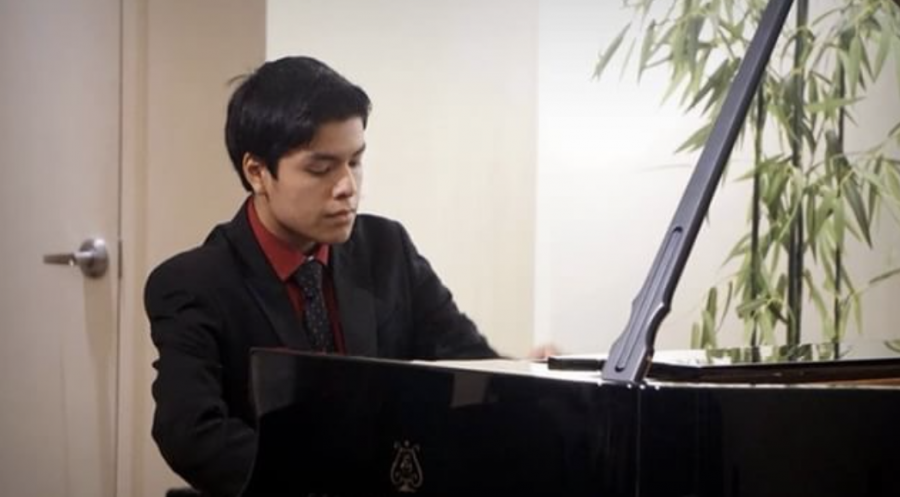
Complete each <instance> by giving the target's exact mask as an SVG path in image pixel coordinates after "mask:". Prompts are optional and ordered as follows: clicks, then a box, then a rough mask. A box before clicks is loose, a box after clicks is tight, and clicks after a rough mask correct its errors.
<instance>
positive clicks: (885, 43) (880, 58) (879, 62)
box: [875, 22, 895, 79]
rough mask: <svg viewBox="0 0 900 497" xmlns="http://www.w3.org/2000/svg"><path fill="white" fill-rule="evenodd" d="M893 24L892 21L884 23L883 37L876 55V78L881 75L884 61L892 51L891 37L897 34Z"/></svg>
mask: <svg viewBox="0 0 900 497" xmlns="http://www.w3.org/2000/svg"><path fill="white" fill-rule="evenodd" d="M891 26H892V23H890V22H886V23H884V24H882V31H881V39H880V40H879V43H878V54H877V55H876V56H875V79H878V77H879V76H881V70H882V69H883V68H884V62H885V61H886V60H887V56H888V53H890V48H891V38H893V37H894V36H895V34H894V30H893V29H892V27H891Z"/></svg>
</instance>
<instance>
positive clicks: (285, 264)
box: [247, 197, 346, 354]
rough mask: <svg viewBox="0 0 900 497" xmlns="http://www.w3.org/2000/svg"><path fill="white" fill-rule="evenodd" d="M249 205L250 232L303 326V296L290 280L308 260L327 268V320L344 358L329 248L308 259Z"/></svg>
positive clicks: (300, 330)
mask: <svg viewBox="0 0 900 497" xmlns="http://www.w3.org/2000/svg"><path fill="white" fill-rule="evenodd" d="M247 202H248V203H249V204H250V205H249V206H248V208H247V216H248V217H249V219H250V228H251V229H252V230H253V235H254V236H255V237H256V241H257V242H258V243H259V246H260V248H262V251H263V254H265V256H266V259H267V260H268V261H269V264H270V265H271V266H272V269H274V270H275V274H276V275H278V279H279V280H281V283H282V284H283V285H284V286H285V289H286V290H287V293H288V297H289V298H290V300H291V304H292V305H293V306H294V310H295V311H297V317H299V318H301V319H300V321H299V322H300V323H302V322H303V320H302V318H303V295H302V294H301V293H300V287H299V286H298V285H297V283H296V282H295V281H294V279H293V278H291V276H292V275H293V274H294V272H295V271H296V270H297V268H299V267H300V265H301V264H303V263H304V262H306V260H307V259H310V258H315V259H316V260H318V261H319V262H321V263H322V265H323V266H324V267H325V271H324V272H323V274H322V292H323V293H324V296H325V307H326V309H327V310H328V320H329V321H330V322H331V323H330V324H331V332H332V333H333V334H334V346H335V349H336V350H337V353H338V354H343V353H344V351H345V350H346V348H345V347H344V335H343V333H342V332H341V317H340V314H339V313H338V307H337V298H335V293H334V280H333V279H332V277H331V267H330V266H329V265H328V260H329V256H330V255H331V247H330V246H329V245H319V246H318V247H317V248H316V249H315V251H314V252H313V254H312V255H306V254H304V253H303V252H300V251H299V250H297V249H295V248H293V247H291V246H290V245H288V244H287V243H285V242H284V241H282V240H281V239H280V238H278V237H276V236H275V235H273V234H272V233H271V232H270V231H269V230H268V228H266V227H265V226H263V223H262V221H260V219H259V214H257V212H256V206H255V205H254V204H253V198H252V197H251V198H250V199H249V200H248V201H247ZM297 333H303V328H302V327H299V326H298V328H297Z"/></svg>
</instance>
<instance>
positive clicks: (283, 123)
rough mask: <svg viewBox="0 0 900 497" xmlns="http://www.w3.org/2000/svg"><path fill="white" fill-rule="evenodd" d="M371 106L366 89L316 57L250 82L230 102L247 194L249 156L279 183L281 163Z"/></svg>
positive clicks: (231, 145) (260, 72)
mask: <svg viewBox="0 0 900 497" xmlns="http://www.w3.org/2000/svg"><path fill="white" fill-rule="evenodd" d="M370 108H371V102H370V101H369V96H368V95H366V92H365V91H363V90H362V88H360V87H358V86H356V85H354V84H353V83H351V82H350V81H347V79H346V78H344V77H343V76H341V75H340V74H338V73H337V72H336V71H335V70H333V69H332V68H330V67H328V66H327V65H325V64H324V63H322V62H320V61H318V60H316V59H313V58H311V57H285V58H282V59H278V60H275V61H271V62H266V63H265V64H263V65H262V66H260V68H259V69H257V70H256V71H255V72H254V73H252V74H251V75H249V76H248V77H247V78H246V79H244V80H243V81H242V82H241V84H240V86H238V88H237V89H236V90H235V91H234V94H232V95H231V100H230V101H229V102H228V118H227V120H226V123H225V144H226V146H227V147H228V155H229V156H230V157H231V163H232V165H233V166H234V169H235V171H237V173H238V176H239V177H240V178H241V183H242V184H243V185H244V188H245V189H246V190H247V191H250V190H251V186H250V184H249V183H248V182H247V180H246V178H244V173H243V165H242V164H243V160H244V154H246V153H249V154H251V155H253V156H255V157H257V158H259V159H260V160H262V161H263V163H264V164H265V165H266V168H268V169H269V172H271V173H272V176H273V177H275V178H277V177H278V161H279V160H280V159H281V157H282V156H284V155H285V154H286V153H288V152H290V151H291V150H293V149H295V148H297V147H300V146H303V145H306V144H308V143H309V142H310V141H312V139H313V136H314V135H315V134H316V131H317V130H318V129H319V127H320V126H322V125H323V124H326V123H329V122H334V121H344V120H346V119H350V118H353V117H359V118H362V121H363V126H364V127H365V125H366V122H367V121H368V117H369V110H370Z"/></svg>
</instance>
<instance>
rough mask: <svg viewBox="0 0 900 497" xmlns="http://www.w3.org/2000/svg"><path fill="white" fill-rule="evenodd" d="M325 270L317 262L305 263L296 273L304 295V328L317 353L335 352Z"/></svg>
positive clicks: (295, 279)
mask: <svg viewBox="0 0 900 497" xmlns="http://www.w3.org/2000/svg"><path fill="white" fill-rule="evenodd" d="M323 270H324V267H323V266H322V263H320V262H319V261H317V260H310V261H307V262H304V263H303V264H302V265H300V268H298V269H297V271H296V272H295V273H294V281H296V282H297V285H298V286H299V287H300V293H301V294H302V295H303V327H304V328H306V336H307V338H308V339H309V345H310V346H311V347H312V350H314V351H317V352H334V351H335V348H334V336H333V335H332V333H331V323H330V322H329V320H328V308H327V307H325V297H324V294H323V293H322V271H323Z"/></svg>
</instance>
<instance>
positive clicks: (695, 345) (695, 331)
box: [691, 323, 703, 349]
mask: <svg viewBox="0 0 900 497" xmlns="http://www.w3.org/2000/svg"><path fill="white" fill-rule="evenodd" d="M700 337H701V335H700V325H699V324H697V323H694V324H693V325H691V348H692V349H701V348H703V342H702V341H701V338H700Z"/></svg>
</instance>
